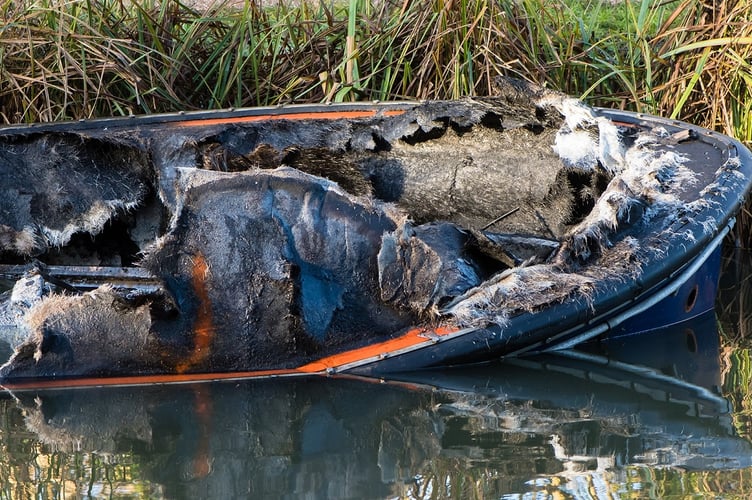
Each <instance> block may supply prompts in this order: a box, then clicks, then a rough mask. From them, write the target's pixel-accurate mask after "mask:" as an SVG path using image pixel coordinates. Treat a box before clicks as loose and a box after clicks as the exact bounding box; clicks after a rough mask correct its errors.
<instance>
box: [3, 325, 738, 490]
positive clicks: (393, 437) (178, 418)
mask: <svg viewBox="0 0 752 500" xmlns="http://www.w3.org/2000/svg"><path fill="white" fill-rule="evenodd" d="M714 325H715V323H714V321H713V316H712V315H705V316H703V317H700V318H697V319H696V320H694V321H693V322H691V323H689V324H684V325H677V326H676V328H672V329H670V330H664V331H660V332H655V333H654V334H646V335H639V336H633V337H627V338H624V339H621V340H619V342H620V344H619V345H613V344H612V345H609V346H607V347H608V348H609V349H611V350H612V352H616V351H619V352H620V353H621V354H623V355H624V358H623V359H622V360H618V359H613V358H612V359H611V360H610V361H608V362H607V361H606V360H605V358H603V357H602V356H600V355H597V354H593V353H592V352H591V353H580V354H578V355H566V354H561V353H560V354H553V355H545V357H531V358H524V359H517V360H513V361H512V362H509V363H506V362H505V363H503V364H502V365H497V364H491V365H484V366H475V367H464V368H462V369H458V370H445V371H426V372H411V373H409V374H403V375H400V376H398V377H396V378H393V379H388V380H384V381H383V382H386V383H382V381H379V380H373V379H368V378H365V379H364V378H362V377H352V376H344V375H343V376H337V377H333V378H327V379H323V378H320V377H305V378H283V379H275V380H272V379H264V380H243V381H225V382H211V383H209V382H207V383H203V384H185V385H172V384H171V385H167V386H147V387H108V388H85V389H58V390H49V389H48V390H43V391H39V390H27V391H20V392H16V393H15V397H16V398H17V399H15V400H13V401H12V400H6V401H5V402H4V404H5V405H6V413H5V414H6V419H7V421H8V422H14V421H15V422H17V425H21V426H24V427H25V428H24V429H22V430H21V429H19V430H16V431H15V432H17V433H18V432H22V431H24V432H26V433H27V434H26V436H27V437H26V439H27V441H28V440H31V441H41V442H42V443H43V445H44V446H45V447H46V449H50V450H57V453H56V460H57V463H58V464H60V463H64V462H65V460H66V458H65V457H66V456H67V457H70V463H78V464H79V467H80V464H81V462H82V461H81V460H80V459H76V458H75V457H76V456H80V454H85V453H89V452H96V453H103V454H106V455H107V456H109V457H110V458H109V459H101V460H99V462H98V463H100V464H102V463H108V460H109V463H114V464H115V466H116V465H117V460H123V461H127V462H128V463H130V464H132V468H131V469H130V470H132V471H134V474H135V473H138V474H140V475H139V476H138V477H137V478H136V477H134V478H133V481H136V480H138V481H139V482H140V484H142V485H143V484H147V483H148V484H152V485H160V486H159V488H160V490H159V491H160V492H161V495H163V496H165V497H168V498H184V497H204V498H209V497H211V498H219V497H222V498H230V497H262V496H263V497H277V498H285V497H291V496H297V497H301V496H306V497H308V498H323V497H326V498H345V497H346V498H376V497H378V498H384V497H387V496H389V495H393V494H394V493H395V491H397V490H399V489H400V488H401V489H405V488H409V487H410V485H411V484H413V483H414V482H415V481H416V480H417V479H416V478H418V477H422V478H427V477H431V474H439V475H440V474H447V476H446V477H444V478H443V479H442V481H444V482H443V483H441V484H447V483H446V482H447V481H450V482H451V481H456V482H455V483H453V484H452V487H453V488H455V490H454V491H456V489H458V488H460V487H461V483H460V479H461V477H454V478H452V476H451V474H452V472H451V471H457V470H458V463H461V464H462V466H461V467H459V469H461V470H462V471H463V472H462V473H461V475H463V476H462V477H464V476H465V475H472V474H473V471H480V472H478V474H477V476H478V478H479V479H478V481H483V480H487V481H490V482H491V483H490V485H488V488H491V489H493V488H497V490H494V493H503V492H511V491H517V492H520V491H524V490H526V489H529V488H530V486H529V484H530V482H531V481H533V482H534V480H535V478H542V477H551V476H556V475H560V474H565V473H566V474H569V473H572V472H574V473H577V472H578V471H579V472H582V471H588V470H599V471H604V470H607V471H611V472H613V474H614V475H615V477H616V476H619V474H622V473H623V471H624V470H625V467H627V466H628V465H630V464H644V465H656V466H669V467H671V466H676V467H681V468H685V469H717V468H738V467H747V466H750V465H752V464H750V461H752V447H751V446H750V444H749V443H748V442H747V441H746V440H743V439H740V438H737V437H735V436H734V433H733V430H732V427H731V422H730V415H729V414H728V413H727V405H726V402H725V400H724V399H722V398H721V397H719V396H718V395H717V393H716V392H715V387H716V386H717V384H718V357H717V345H718V337H717V333H716V330H715V327H714ZM690 330H691V331H692V332H693V333H692V334H691V336H692V338H693V339H694V341H693V342H690V343H688V342H687V338H688V337H689V336H690V333H689V331H690ZM630 342H634V344H636V345H639V346H640V349H642V350H643V352H661V353H662V354H661V356H660V357H659V356H658V355H656V357H655V359H656V360H658V361H660V365H659V366H658V367H653V368H650V367H638V366H636V365H633V364H631V363H630V361H632V360H631V359H630V357H631V356H632V353H633V352H636V351H632V349H634V348H633V347H632V346H631V345H630V344H629V343H630ZM669 346H670V347H672V348H671V349H664V347H669ZM682 377H686V378H684V379H682ZM19 409H20V410H23V412H24V414H25V417H24V419H23V420H20V419H14V418H10V417H7V415H9V414H11V413H13V412H17V411H18V410H19ZM6 429H8V428H7V427H6ZM8 430H10V429H8ZM8 430H5V431H3V433H0V439H9V440H11V439H13V435H12V434H8ZM29 431H31V434H28V432H29ZM11 432H14V431H12V430H11ZM10 448H11V449H12V448H13V447H12V446H11V447H10ZM66 453H67V455H66ZM77 454H78V455H77ZM124 454H127V459H126V458H123V457H124V456H125V455H124ZM0 457H2V459H3V460H7V459H8V458H6V456H4V455H0ZM27 457H28V459H29V460H36V459H38V456H37V455H33V456H32V455H28V456H27ZM112 457H115V458H112ZM117 457H120V458H117ZM11 458H12V459H13V460H16V461H15V462H14V464H18V466H19V467H24V464H23V463H22V462H20V463H19V461H18V457H11ZM89 463H92V464H93V463H96V461H94V460H92V461H90V462H89ZM8 465H9V464H0V466H3V467H6V466H8ZM91 466H93V465H91ZM442 467H443V468H442ZM482 471H486V472H488V471H497V472H498V471H505V472H504V481H503V482H501V483H498V484H497V483H494V482H493V481H496V480H495V479H493V477H492V475H489V474H488V473H485V475H484V473H482ZM619 471H622V472H619ZM64 472H65V471H64ZM429 472H430V474H429ZM65 474H69V472H65ZM100 475H101V471H100ZM46 477H47V476H46ZM67 477H71V476H70V475H69V476H67ZM483 478H485V479H483ZM47 480H49V477H48V479H47ZM82 482H84V481H82ZM82 487H86V486H82ZM155 487H156V486H155Z"/></svg>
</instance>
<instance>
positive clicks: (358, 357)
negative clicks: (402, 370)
mask: <svg viewBox="0 0 752 500" xmlns="http://www.w3.org/2000/svg"><path fill="white" fill-rule="evenodd" d="M456 331H458V329H456V328H448V327H441V328H437V329H435V330H430V333H432V334H435V335H437V336H439V337H442V336H444V335H448V334H450V333H454V332H456ZM428 332H429V331H428V330H425V329H422V328H416V329H413V330H410V331H409V332H407V333H406V334H404V335H402V336H401V337H397V338H395V339H391V340H387V341H385V342H380V343H378V344H371V345H367V346H365V347H361V348H359V349H353V350H352V351H346V352H342V353H339V354H335V355H333V356H329V357H326V358H322V359H319V360H317V361H314V362H312V363H308V364H307V365H303V366H301V367H300V368H298V370H299V371H302V372H306V373H316V372H321V371H326V370H328V369H330V368H336V367H338V366H345V365H349V364H352V363H356V362H358V361H365V360H368V359H374V360H375V359H378V358H379V357H380V356H383V357H386V356H388V355H389V354H390V353H394V352H397V351H400V350H402V349H406V348H409V347H415V346H417V345H420V344H424V343H425V344H428V343H433V341H432V340H430V339H429V337H427V336H426V335H425V334H426V333H428Z"/></svg>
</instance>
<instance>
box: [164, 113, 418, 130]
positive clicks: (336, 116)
mask: <svg viewBox="0 0 752 500" xmlns="http://www.w3.org/2000/svg"><path fill="white" fill-rule="evenodd" d="M404 113H405V111H404V110H402V109H388V110H383V111H381V110H378V109H373V110H364V111H318V112H317V111H311V112H305V113H280V114H268V115H252V116H230V117H224V118H201V119H196V120H182V121H176V122H173V123H172V125H174V126H176V127H201V126H210V125H225V124H229V123H249V122H261V121H266V120H341V119H352V118H371V117H374V116H377V115H379V114H381V116H399V115H401V114H404Z"/></svg>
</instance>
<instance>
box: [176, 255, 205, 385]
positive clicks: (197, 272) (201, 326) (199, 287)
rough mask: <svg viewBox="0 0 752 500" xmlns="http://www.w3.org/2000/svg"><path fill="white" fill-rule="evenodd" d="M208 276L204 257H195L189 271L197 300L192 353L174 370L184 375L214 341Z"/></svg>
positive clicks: (199, 360)
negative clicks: (207, 282)
mask: <svg viewBox="0 0 752 500" xmlns="http://www.w3.org/2000/svg"><path fill="white" fill-rule="evenodd" d="M208 274H209V265H208V264H207V263H206V259H205V258H204V256H203V255H201V254H197V255H195V256H194V257H193V268H192V269H191V286H192V287H193V293H194V294H195V295H196V299H197V300H198V311H196V320H195V323H194V325H193V352H191V355H190V356H189V357H188V359H186V360H184V361H183V362H182V363H180V364H178V365H177V367H176V368H175V370H176V371H177V372H178V373H185V372H186V371H187V370H189V369H190V368H191V367H193V366H194V365H196V364H197V363H200V362H201V361H204V360H205V359H206V357H207V356H208V355H209V352H210V350H211V344H212V341H213V340H214V321H213V318H212V307H211V299H210V298H209V288H208V287H207V285H206V277H207V276H208Z"/></svg>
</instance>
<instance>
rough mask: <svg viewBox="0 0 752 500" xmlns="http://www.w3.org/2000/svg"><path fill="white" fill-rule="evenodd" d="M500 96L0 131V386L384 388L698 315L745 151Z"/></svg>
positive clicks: (524, 94) (605, 115) (641, 120)
mask: <svg viewBox="0 0 752 500" xmlns="http://www.w3.org/2000/svg"><path fill="white" fill-rule="evenodd" d="M502 87H503V89H504V91H503V92H502V93H501V95H500V96H498V97H495V98H474V99H466V100H462V101H452V102H426V103H356V104H346V105H331V106H328V105H327V106H324V105H314V106H302V107H295V106H292V107H282V108H273V109H250V110H233V111H221V112H205V113H199V114H177V115H167V116H146V117H138V118H125V119H109V120H103V121H91V122H88V121H86V122H80V123H66V124H38V125H34V126H18V127H7V128H3V129H2V130H0V178H1V179H2V183H3V188H2V189H3V190H4V191H3V196H2V197H0V203H2V204H3V205H2V206H0V217H1V218H0V263H1V264H3V267H2V269H0V272H1V273H2V274H3V275H5V276H11V275H13V276H14V277H18V275H19V274H21V273H23V272H26V273H27V274H26V276H25V277H24V278H23V279H20V280H17V281H15V283H14V284H13V291H12V293H11V292H9V293H7V294H5V296H4V299H5V300H2V302H3V303H4V307H3V309H2V310H0V321H1V322H2V323H3V325H4V326H5V328H3V329H2V333H3V337H4V340H5V341H6V342H7V343H8V344H9V345H11V346H12V347H13V348H14V349H15V354H14V355H13V356H12V358H11V360H10V362H9V363H7V364H6V365H5V366H4V367H3V368H2V369H1V370H0V376H3V377H4V378H5V379H6V382H8V383H13V382H17V381H20V380H23V379H35V378H50V379H61V378H65V377H68V378H77V377H78V378H80V377H126V378H127V377H133V378H131V379H128V380H125V379H120V380H110V381H91V380H89V381H88V383H89V384H97V383H100V384H101V383H111V384H127V383H148V382H165V381H169V380H172V381H186V380H188V379H191V378H193V379H200V378H207V377H204V376H203V375H205V374H209V376H211V375H214V374H219V375H222V376H226V377H241V376H243V377H250V376H259V375H283V374H286V375H292V374H297V375H300V374H306V373H312V372H318V373H324V372H327V371H328V372H337V373H339V372H349V373H355V372H357V373H360V374H364V373H376V372H382V373H383V372H389V371H395V370H404V369H406V368H422V367H429V366H438V365H447V364H455V363H461V362H468V361H478V360H487V359H493V358H498V357H500V356H503V355H512V354H518V353H521V352H523V351H527V350H532V349H546V348H550V347H557V346H558V347H561V346H566V345H569V344H573V343H577V342H581V341H584V340H587V339H588V338H591V337H594V336H597V335H599V334H602V333H604V332H607V331H610V330H613V329H615V328H618V327H619V326H620V325H622V326H624V325H628V324H629V321H630V319H631V318H634V317H635V316H637V315H639V314H640V313H644V311H646V310H648V311H650V313H649V315H646V316H642V317H641V318H640V328H644V327H645V326H646V325H645V323H646V322H650V325H649V326H660V325H664V324H671V323H674V322H677V321H680V320H683V319H687V318H690V317H692V316H694V315H696V314H698V313H700V312H703V311H705V310H708V309H710V308H711V307H712V297H714V295H715V291H716V287H715V282H714V280H713V279H712V278H710V279H708V278H707V276H711V277H712V276H714V275H717V272H718V258H717V256H718V253H717V252H718V250H717V249H718V246H719V245H720V242H721V240H722V239H723V236H724V234H725V233H726V232H727V231H728V229H729V227H730V224H732V223H733V218H734V216H735V214H736V212H737V211H738V209H739V206H740V203H741V202H742V200H743V199H744V197H745V195H746V193H747V191H748V190H749V186H750V182H752V181H751V180H750V179H752V175H751V173H752V162H750V161H749V160H750V158H749V152H748V151H747V149H746V148H744V146H742V145H741V144H740V143H738V142H736V141H734V140H732V139H730V138H727V137H724V136H721V135H719V134H714V133H711V132H708V131H706V130H702V129H699V128H696V127H693V126H691V125H688V124H684V123H680V122H676V121H670V120H663V119H660V118H656V117H649V116H645V115H639V114H632V113H627V112H619V111H609V110H592V109H590V108H587V107H586V106H585V105H583V104H582V103H580V102H579V101H576V100H574V99H570V98H567V97H565V96H562V95H559V94H555V93H552V92H548V91H545V90H543V89H536V88H532V87H530V86H524V85H522V84H520V83H519V82H516V83H513V82H511V83H510V82H506V83H505V86H502ZM97 235H98V236H97ZM142 254H145V257H144V258H143V259H142V260H139V259H140V256H142ZM32 258H33V259H36V261H37V262H36V263H33V262H32ZM137 264H139V265H137ZM92 288H93V290H92ZM87 290H88V291H87ZM677 291H678V292H679V293H678V294H676V293H675V292H677ZM138 376H155V377H154V378H151V379H147V378H142V379H137V378H135V377H138ZM160 377H161V378H160ZM170 377H172V378H170Z"/></svg>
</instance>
